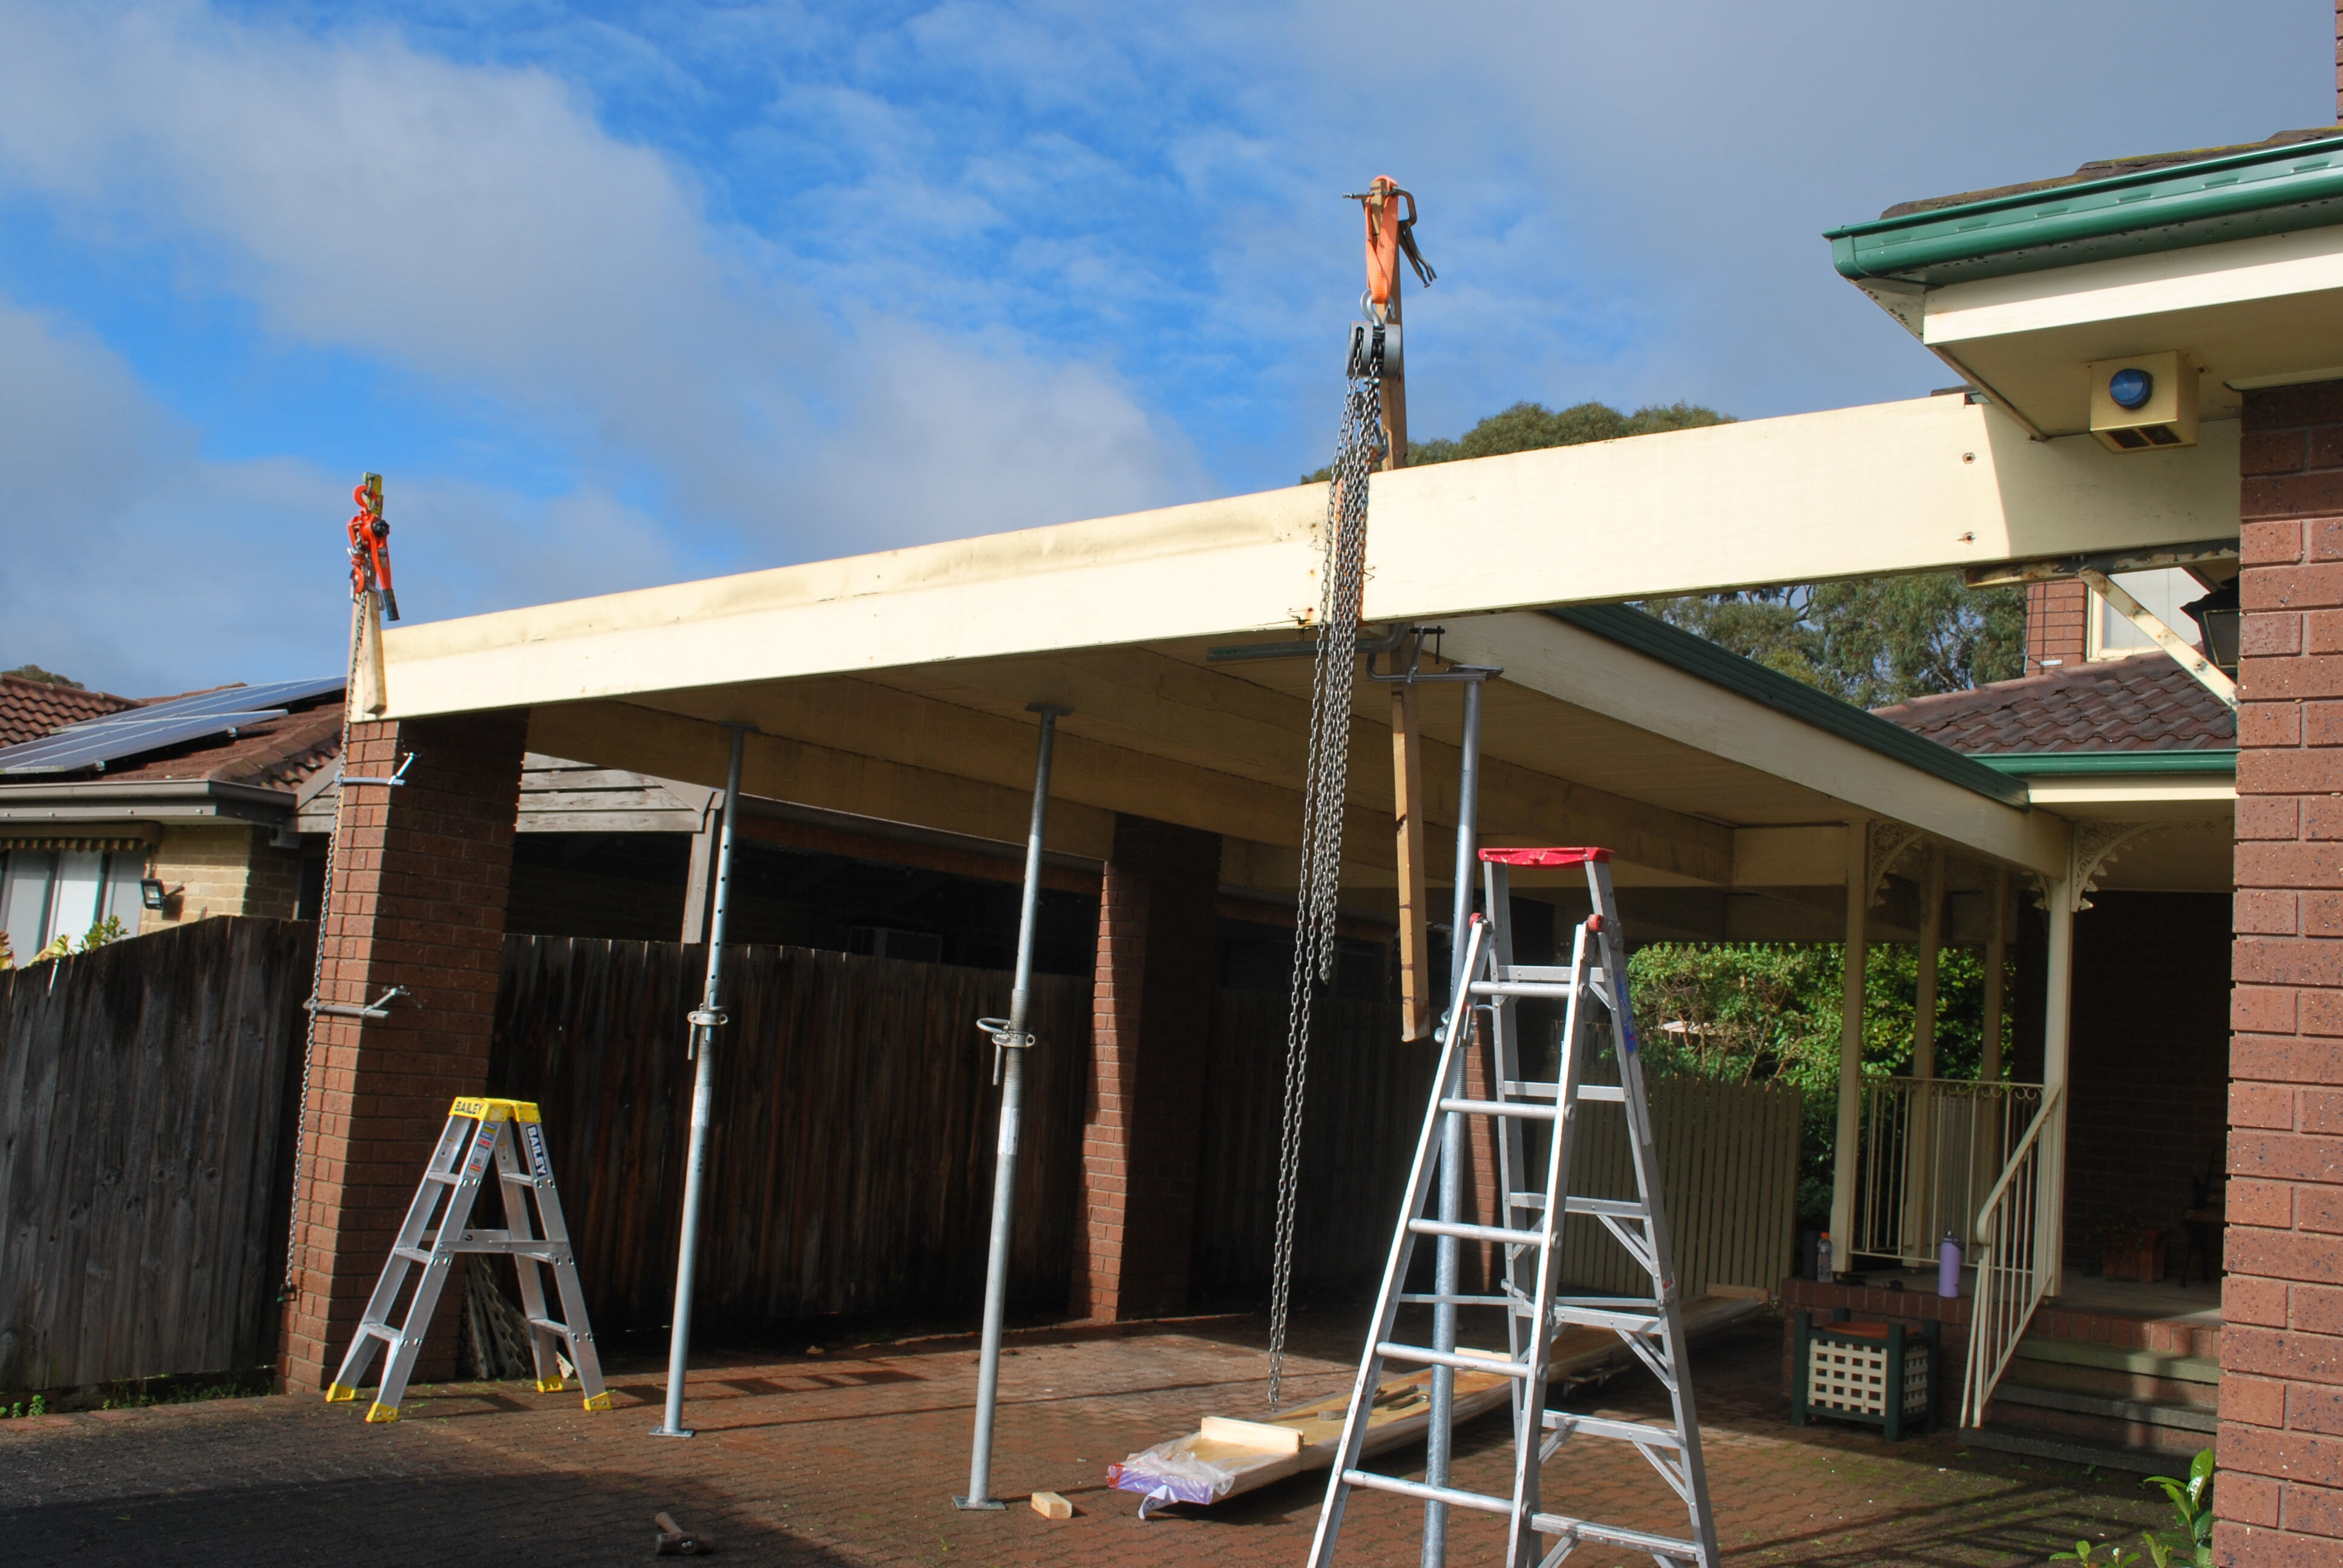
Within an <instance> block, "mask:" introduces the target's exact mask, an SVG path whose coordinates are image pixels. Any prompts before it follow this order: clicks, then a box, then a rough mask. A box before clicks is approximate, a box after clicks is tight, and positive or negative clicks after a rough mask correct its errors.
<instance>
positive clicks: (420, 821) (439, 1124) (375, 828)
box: [278, 714, 527, 1389]
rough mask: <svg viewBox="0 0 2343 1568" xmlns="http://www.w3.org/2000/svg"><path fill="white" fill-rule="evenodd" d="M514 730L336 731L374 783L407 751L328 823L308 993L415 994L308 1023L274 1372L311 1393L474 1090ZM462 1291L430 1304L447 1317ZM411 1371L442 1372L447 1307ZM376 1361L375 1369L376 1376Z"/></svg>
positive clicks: (478, 1085) (493, 991) (522, 725)
mask: <svg viewBox="0 0 2343 1568" xmlns="http://www.w3.org/2000/svg"><path fill="white" fill-rule="evenodd" d="M526 728H527V726H526V722H525V719H524V718H523V717H522V716H521V715H518V714H484V715H477V716H468V717H464V718H458V719H427V720H415V721H410V722H407V723H403V724H357V725H353V726H351V728H350V744H349V753H348V756H349V769H350V771H351V772H352V773H353V774H356V775H360V776H366V777H374V778H380V777H383V776H386V775H387V774H390V773H391V772H393V771H394V770H396V769H397V767H398V764H399V760H400V759H401V758H403V757H404V756H406V755H407V753H409V752H412V753H413V754H414V756H415V759H416V760H415V762H414V765H413V766H412V767H411V768H409V769H408V770H407V782H406V783H405V784H404V785H402V786H400V787H399V788H397V789H385V788H381V787H374V788H366V789H354V790H353V793H352V799H351V800H350V801H349V803H348V804H347V806H346V807H345V808H344V809H343V811H342V813H341V821H340V825H339V829H338V833H339V837H338V839H337V842H336V845H335V851H334V854H335V859H334V885H333V888H332V890H331V893H330V895H329V900H328V903H327V910H326V921H325V929H324V930H323V931H322V932H321V933H320V937H319V940H320V943H321V946H322V948H323V954H322V971H321V974H320V978H319V982H318V989H319V992H320V995H321V996H322V997H323V998H324V1000H328V1001H340V1002H357V1001H360V1000H373V999H374V998H376V997H377V996H379V995H380V994H381V993H382V991H383V990H384V989H385V988H387V987H389V986H393V985H403V986H405V987H407V989H408V990H409V991H411V992H412V993H413V994H412V995H411V996H408V997H404V998H401V999H399V1000H397V1001H395V1002H393V1003H392V1004H391V1006H390V1010H389V1016H388V1017H387V1018H385V1019H381V1020H355V1019H322V1020H319V1027H318V1030H317V1043H316V1050H315V1054H314V1057H313V1060H312V1066H311V1071H310V1077H309V1083H308V1092H307V1095H306V1096H305V1097H304V1103H303V1107H302V1111H303V1117H304V1124H305V1126H306V1128H307V1134H306V1141H305V1146H304V1150H303V1154H302V1158H301V1161H300V1171H301V1186H300V1196H299V1200H298V1203H297V1213H296V1224H297V1230H296V1234H295V1255H294V1261H295V1288H296V1293H295V1299H294V1301H293V1302H292V1303H291V1305H290V1307H289V1309H288V1310H287V1314H286V1322H285V1331H284V1339H283V1342H282V1347H281V1350H280V1352H279V1356H278V1371H279V1374H280V1376H281V1377H282V1378H283V1379H284V1382H285V1383H286V1385H287V1387H288V1388H294V1389H319V1388H323V1387H324V1386H325V1385H326V1383H327V1381H328V1379H329V1378H330V1376H331V1374H332V1372H333V1371H334V1369H335V1368H336V1366H337V1365H338V1363H339V1361H340V1358H341V1356H342V1355H343V1353H344V1352H346V1351H347V1349H348V1347H349V1342H350V1337H351V1332H352V1331H353V1330H354V1329H356V1327H357V1322H358V1317H359V1314H360V1312H361V1310H362V1309H363V1308H364V1306H365V1304H366V1299H367V1293H368V1292H370V1291H371V1290H372V1289H373V1287H374V1282H375V1280H376V1277H377V1275H379V1274H380V1272H381V1271H382V1266H383V1262H384V1261H385V1259H386V1258H387V1255H388V1251H389V1247H390V1243H391V1240H392V1238H393V1236H394V1235H395V1234H396V1232H397V1228H398V1224H399V1221H400V1219H401V1218H402V1217H403V1216H404V1214H405V1212H406V1210H407V1203H408V1201H410V1200H411V1199H412V1198H413V1197H414V1195H415V1190H416V1187H417V1184H418V1183H419V1182H420V1181H421V1179H422V1175H423V1169H424V1164H425V1161H427V1159H428V1158H429V1157H430V1153H431V1150H432V1146H433V1144H434V1142H435V1141H437V1138H438V1135H439V1132H440V1130H441V1129H442V1128H443V1127H445V1126H446V1124H447V1102H448V1101H450V1100H451V1099H453V1098H454V1097H455V1096H456V1095H458V1094H464V1093H478V1092H479V1091H481V1090H483V1089H484V1088H485V1087H486V1086H487V1081H488V1034H489V1026H490V1023H491V1020H493V1018H494V1015H495V1010H496V1000H497V980H498V972H499V967H500V965H501V962H502V958H503V951H504V928H505V900H506V892H507V885H508V880H509V876H510V871H511V866H512V838H513V818H514V815H515V812H516V811H517V809H518V804H519V797H520V759H521V752H522V743H523V740H524V739H525V732H526ZM460 1284H461V1282H460V1280H457V1281H452V1282H450V1286H449V1291H448V1294H447V1297H446V1298H444V1300H445V1301H446V1302H447V1303H448V1305H449V1306H452V1303H453V1302H454V1301H455V1300H456V1299H457V1298H458V1296H459V1295H460ZM434 1321H435V1324H436V1325H437V1326H436V1327H435V1331H434V1334H433V1337H432V1340H431V1342H430V1343H429V1344H428V1345H427V1348H426V1352H425V1355H424V1359H423V1362H422V1365H421V1367H420V1368H419V1369H418V1373H417V1375H418V1377H421V1378H424V1379H437V1378H445V1377H447V1375H449V1373H450V1372H452V1370H453V1366H454V1357H453V1339H452V1334H451V1333H450V1332H449V1325H450V1324H451V1323H452V1322H453V1318H452V1313H451V1312H450V1311H448V1310H447V1308H444V1307H443V1310H442V1311H441V1312H440V1313H439V1314H438V1316H437V1319H435V1320H434ZM380 1364H381V1363H380V1362H379V1360H377V1363H376V1371H377V1372H379V1370H380Z"/></svg>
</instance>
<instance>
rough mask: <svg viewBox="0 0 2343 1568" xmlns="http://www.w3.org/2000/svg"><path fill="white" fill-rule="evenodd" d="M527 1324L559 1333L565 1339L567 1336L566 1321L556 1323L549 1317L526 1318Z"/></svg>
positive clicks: (534, 1327)
mask: <svg viewBox="0 0 2343 1568" xmlns="http://www.w3.org/2000/svg"><path fill="white" fill-rule="evenodd" d="M528 1326H529V1327H530V1328H533V1329H544V1330H546V1331H548V1332H552V1333H557V1334H559V1335H561V1336H562V1337H563V1338H564V1339H567V1338H568V1336H569V1325H568V1323H557V1322H554V1321H553V1320H552V1319H551V1318H531V1319H529V1320H528Z"/></svg>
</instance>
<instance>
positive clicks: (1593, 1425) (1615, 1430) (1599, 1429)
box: [1545, 1410, 1684, 1449]
mask: <svg viewBox="0 0 2343 1568" xmlns="http://www.w3.org/2000/svg"><path fill="white" fill-rule="evenodd" d="M1545 1429H1546V1430H1547V1431H1548V1432H1554V1431H1555V1430H1557V1429H1559V1430H1561V1431H1564V1432H1574V1433H1575V1432H1584V1433H1585V1434H1586V1435H1587V1436H1589V1437H1609V1438H1615V1439H1617V1440H1618V1441H1619V1442H1650V1443H1656V1444H1658V1445H1659V1446H1660V1447H1662V1448H1678V1449H1680V1448H1682V1447H1683V1446H1684V1434H1683V1433H1682V1432H1677V1431H1676V1430H1675V1429H1674V1427H1666V1426H1645V1425H1644V1424H1643V1423H1642V1422H1634V1421H1611V1420H1608V1419H1607V1418H1605V1417H1603V1416H1599V1415H1573V1414H1572V1413H1571V1412H1568V1411H1566V1410H1550V1411H1547V1412H1545Z"/></svg>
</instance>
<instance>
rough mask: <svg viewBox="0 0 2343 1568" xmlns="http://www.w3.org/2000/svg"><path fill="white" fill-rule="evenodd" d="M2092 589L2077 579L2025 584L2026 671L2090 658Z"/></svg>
mask: <svg viewBox="0 0 2343 1568" xmlns="http://www.w3.org/2000/svg"><path fill="white" fill-rule="evenodd" d="M2090 614H2091V590H2090V588H2087V586H2085V584H2084V582H2083V580H2082V579H2081V578H2060V579H2058V580H2057V581H2056V582H2046V583H2028V584H2026V674H2028V675H2039V674H2041V673H2042V672H2043V671H2044V670H2045V669H2057V668H2063V667H2068V666H2073V665H2077V664H2081V663H2082V662H2083V661H2084V660H2085V659H2087V658H2089V657H2090V626H2089V621H2090Z"/></svg>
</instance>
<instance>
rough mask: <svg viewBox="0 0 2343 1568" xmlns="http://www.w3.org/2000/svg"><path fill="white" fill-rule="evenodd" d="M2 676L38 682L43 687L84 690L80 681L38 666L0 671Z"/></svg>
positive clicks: (22, 665)
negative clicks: (66, 687)
mask: <svg viewBox="0 0 2343 1568" xmlns="http://www.w3.org/2000/svg"><path fill="white" fill-rule="evenodd" d="M0 675H13V676H15V678H17V679H19V680H37V681H39V682H40V683H41V684H42V685H43V686H69V687H71V688H73V689H75V691H79V690H81V689H82V684H81V682H80V681H78V680H73V679H69V678H66V677H65V676H62V675H59V674H58V673H57V672H56V671H55V670H54V669H43V668H41V667H40V666H39V665H37V664H20V665H18V666H17V667H16V668H14V669H0Z"/></svg>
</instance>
